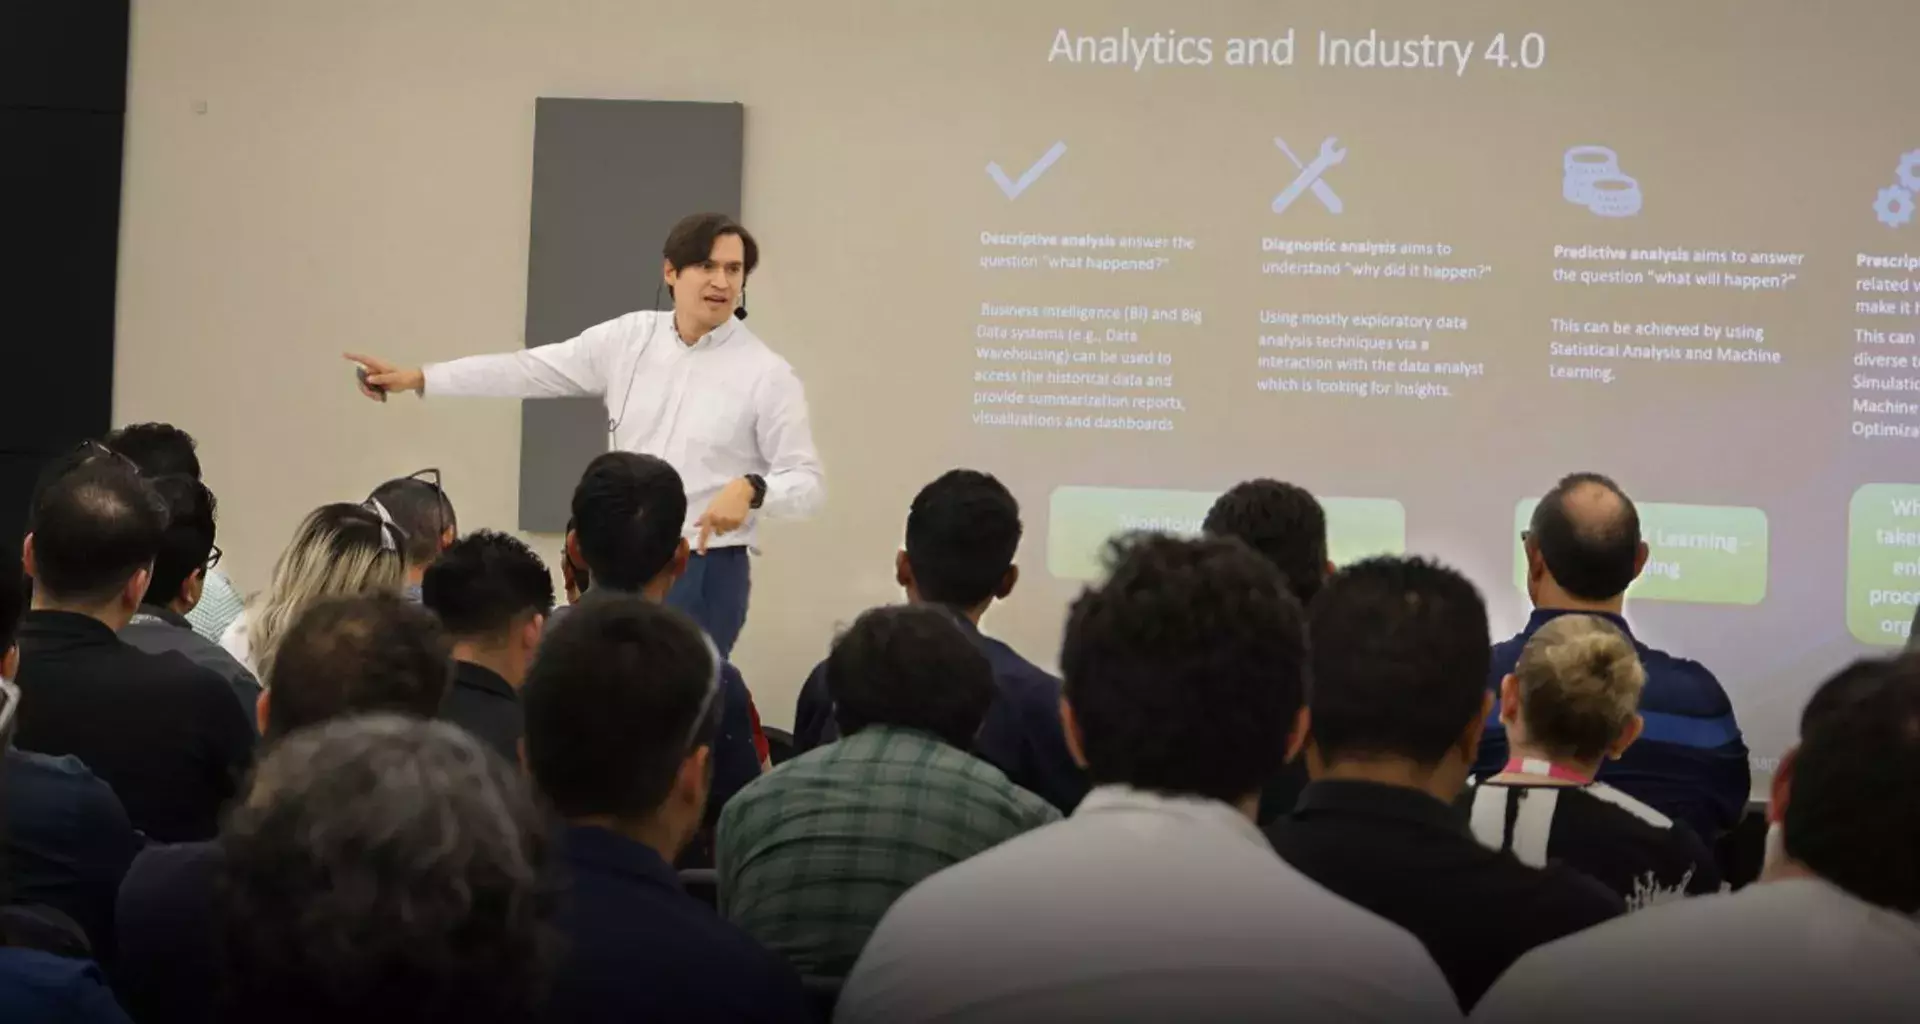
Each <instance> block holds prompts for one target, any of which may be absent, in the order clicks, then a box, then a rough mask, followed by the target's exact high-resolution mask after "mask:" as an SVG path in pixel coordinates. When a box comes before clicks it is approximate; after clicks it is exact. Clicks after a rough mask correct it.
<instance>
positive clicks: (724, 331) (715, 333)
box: [660, 309, 740, 353]
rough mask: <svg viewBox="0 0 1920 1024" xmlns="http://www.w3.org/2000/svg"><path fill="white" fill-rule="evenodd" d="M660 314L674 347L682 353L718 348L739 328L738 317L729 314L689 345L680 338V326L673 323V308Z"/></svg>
mask: <svg viewBox="0 0 1920 1024" xmlns="http://www.w3.org/2000/svg"><path fill="white" fill-rule="evenodd" d="M660 315H661V317H663V318H664V319H665V320H666V324H667V335H668V336H669V337H671V338H672V339H673V344H674V347H675V348H677V349H679V350H680V351H681V352H682V353H687V352H693V351H697V350H699V349H706V348H719V347H720V346H721V345H724V344H726V343H727V341H728V340H729V339H731V338H732V337H733V336H734V334H735V333H736V332H737V331H738V330H739V328H740V318H739V317H737V316H730V317H727V322H726V323H723V324H721V325H720V326H718V327H715V328H714V329H713V330H711V331H708V332H707V333H705V334H702V335H701V336H700V337H699V339H698V340H696V341H695V342H694V343H693V344H691V345H689V344H687V343H686V342H685V341H682V340H681V338H680V328H679V327H677V326H675V325H674V322H673V310H670V309H669V310H663V311H662V312H661V314H660Z"/></svg>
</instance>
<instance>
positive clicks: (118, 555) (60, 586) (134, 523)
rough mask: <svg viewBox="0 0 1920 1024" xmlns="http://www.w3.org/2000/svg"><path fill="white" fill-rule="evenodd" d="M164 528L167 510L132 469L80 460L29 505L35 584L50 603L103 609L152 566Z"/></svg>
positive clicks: (108, 460) (104, 460)
mask: <svg viewBox="0 0 1920 1024" xmlns="http://www.w3.org/2000/svg"><path fill="white" fill-rule="evenodd" d="M166 528H167V508H166V505H165V504H164V503H163V502H162V501H161V500H160V496H159V495H158V494H155V493H154V491H153V488H152V487H151V486H150V485H148V484H147V483H146V481H144V480H142V479H141V478H140V475H139V474H138V473H136V472H135V471H134V470H133V469H132V467H130V466H127V465H126V464H124V463H122V462H120V461H119V460H117V459H111V458H101V459H94V460H92V461H89V462H86V463H84V464H83V465H80V466H79V467H78V468H76V469H74V470H72V471H71V472H69V473H67V474H66V475H64V476H62V477H60V478H59V479H57V480H53V481H52V482H50V483H48V484H47V485H46V487H45V488H43V489H42V490H41V491H40V493H39V496H38V497H37V498H36V500H35V501H34V507H33V514H32V517H31V520H30V522H29V525H28V530H29V531H30V532H31V533H32V535H33V566H32V569H33V576H34V582H35V584H36V585H37V586H38V587H39V588H40V590H41V592H42V593H43V594H44V595H46V597H47V598H48V599H49V600H51V601H54V602H57V603H61V604H68V605H74V606H82V607H84V606H90V605H99V604H103V603H105V602H107V601H109V600H111V599H112V598H113V597H114V595H115V594H116V593H117V592H118V591H120V590H121V589H122V588H124V587H125V586H126V585H127V583H128V582H129V581H131V580H132V579H133V577H134V575H135V574H136V573H140V572H143V571H145V570H147V569H148V568H149V567H150V566H152V564H153V559H154V556H155V555H156V554H157V553H158V552H159V550H160V537H161V534H162V533H163V532H165V530H166Z"/></svg>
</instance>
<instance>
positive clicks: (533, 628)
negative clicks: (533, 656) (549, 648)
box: [520, 612, 547, 651]
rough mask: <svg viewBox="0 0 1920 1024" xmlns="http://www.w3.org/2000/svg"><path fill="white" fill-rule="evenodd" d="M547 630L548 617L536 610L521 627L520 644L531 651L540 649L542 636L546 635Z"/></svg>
mask: <svg viewBox="0 0 1920 1024" xmlns="http://www.w3.org/2000/svg"><path fill="white" fill-rule="evenodd" d="M546 632H547V617H546V616H545V615H542V614H540V613H539V612H534V613H533V615H532V617H530V618H528V619H527V621H526V624H525V625H523V626H521V627H520V646H522V647H524V648H526V649H527V650H529V651H533V650H538V649H539V647H540V638H541V637H542V636H545V635H546Z"/></svg>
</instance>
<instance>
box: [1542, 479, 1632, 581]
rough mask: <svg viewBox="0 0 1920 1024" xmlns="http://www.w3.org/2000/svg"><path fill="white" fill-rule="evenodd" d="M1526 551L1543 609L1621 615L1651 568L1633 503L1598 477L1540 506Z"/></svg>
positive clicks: (1557, 489)
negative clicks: (1629, 593) (1637, 583)
mask: <svg viewBox="0 0 1920 1024" xmlns="http://www.w3.org/2000/svg"><path fill="white" fill-rule="evenodd" d="M1526 549H1527V595H1528V596H1529V597H1531V598H1532V599H1533V603H1534V604H1535V605H1536V606H1538V607H1542V608H1575V609H1580V608H1586V609H1592V610H1598V611H1612V612H1618V611H1619V610H1620V606H1621V603H1622V601H1623V598H1624V595H1625V594H1626V590H1627V587H1628V586H1629V585H1630V584H1632V583H1633V581H1634V580H1635V579H1637V578H1638V577H1639V576H1640V570H1641V569H1642V568H1644V567H1645V566H1646V564H1647V545H1646V544H1645V543H1644V542H1642V541H1641V539H1640V513H1639V511H1638V510H1636V509H1635V508H1634V506H1633V499H1632V498H1629V497H1627V492H1625V491H1623V490H1621V489H1620V485H1619V484H1616V483H1614V482H1613V481H1612V480H1610V479H1608V478H1606V477H1604V476H1601V475H1600V474H1598V473H1574V474H1572V475H1570V476H1568V477H1565V478H1564V479H1562V480H1561V481H1560V482H1559V483H1557V484H1555V485H1553V490H1550V491H1548V492H1547V494H1546V496H1545V497H1543V498H1541V499H1540V504H1538V505H1536V506H1534V509H1533V519H1532V521H1531V522H1530V523H1529V524H1528V527H1527V533H1526Z"/></svg>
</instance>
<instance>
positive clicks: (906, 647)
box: [826, 605, 999, 750]
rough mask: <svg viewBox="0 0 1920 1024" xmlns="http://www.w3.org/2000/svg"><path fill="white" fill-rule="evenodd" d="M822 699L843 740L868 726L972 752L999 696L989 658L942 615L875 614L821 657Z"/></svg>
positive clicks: (916, 609)
mask: <svg viewBox="0 0 1920 1024" xmlns="http://www.w3.org/2000/svg"><path fill="white" fill-rule="evenodd" d="M826 678H827V693H828V694H829V695H830V696H832V698H833V715H834V719H835V721H836V722H837V723H838V724H839V726H840V733H841V735H843V736H851V735H853V734H854V733H857V732H859V731H860V730H862V729H865V728H867V727H868V726H891V727H893V728H897V729H917V730H919V731H921V732H925V733H931V734H932V735H934V736H937V737H939V738H940V739H942V740H944V741H946V742H947V743H949V744H952V745H953V746H956V747H959V748H960V749H962V750H971V749H972V748H973V742H974V738H975V736H976V735H977V734H978V733H979V732H980V723H981V722H983V721H985V720H986V717H987V709H988V708H989V707H991V706H992V705H993V700H994V697H995V696H996V695H997V694H998V693H999V690H998V688H996V687H995V685H994V682H993V666H992V665H991V664H989V663H988V662H987V656H986V655H985V654H982V653H981V652H980V648H979V647H978V646H977V645H975V644H974V642H973V640H972V639H971V638H969V637H968V636H967V635H966V634H965V633H963V632H961V630H960V624H959V623H958V622H955V621H954V618H953V613H952V612H949V611H947V610H945V609H943V608H936V607H928V606H924V605H923V606H914V605H905V606H899V607H889V608H875V609H873V610H871V611H868V612H865V613H863V614H862V615H861V616H860V617H859V618H858V619H855V620H854V623H853V625H852V626H851V627H849V628H848V629H847V631H846V632H845V633H843V634H842V635H841V636H840V638H839V640H837V641H835V642H834V645H833V653H832V654H830V655H828V657H827V676H826Z"/></svg>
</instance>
